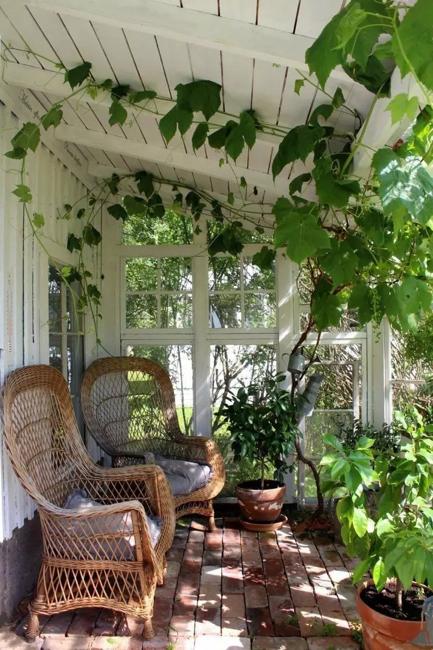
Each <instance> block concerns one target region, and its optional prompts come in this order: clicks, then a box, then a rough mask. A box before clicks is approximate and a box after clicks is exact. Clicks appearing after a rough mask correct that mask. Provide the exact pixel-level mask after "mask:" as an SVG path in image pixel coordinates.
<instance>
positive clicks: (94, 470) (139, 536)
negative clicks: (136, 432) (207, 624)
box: [4, 365, 175, 639]
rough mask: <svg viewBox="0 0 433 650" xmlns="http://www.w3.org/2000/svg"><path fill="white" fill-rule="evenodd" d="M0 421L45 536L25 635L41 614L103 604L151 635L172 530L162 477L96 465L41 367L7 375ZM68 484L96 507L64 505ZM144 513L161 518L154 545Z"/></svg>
mask: <svg viewBox="0 0 433 650" xmlns="http://www.w3.org/2000/svg"><path fill="white" fill-rule="evenodd" d="M4 425H5V427H4V430H5V440H6V447H7V450H8V452H9V456H10V459H11V462H12V465H13V467H14V469H15V472H16V473H17V475H18V477H19V479H20V481H21V483H22V485H23V486H24V489H25V490H26V491H27V492H28V494H29V495H30V496H31V497H32V498H33V499H34V500H35V501H36V504H37V506H38V510H39V514H40V520H41V527H42V536H43V559H42V565H41V569H40V572H39V579H38V583H37V588H36V595H35V598H34V599H33V601H32V602H31V604H30V606H29V610H30V615H29V623H28V629H27V637H28V638H29V639H34V638H35V636H36V635H37V634H38V630H39V615H40V614H47V615H49V614H55V613H58V612H64V611H67V610H71V609H75V608H79V607H106V608H110V609H114V610H118V611H120V612H123V613H125V614H126V615H129V616H130V617H131V618H133V619H141V620H142V621H144V635H145V637H146V638H150V637H152V636H153V630H152V614H153V600H154V594H155V588H156V584H157V582H158V583H160V584H161V583H162V580H163V573H164V568H165V563H166V562H165V553H166V551H167V550H168V549H169V548H170V546H171V543H172V540H173V535H174V528H175V517H174V503H173V497H172V494H171V491H170V487H169V485H168V483H167V480H166V478H165V476H164V473H163V472H162V471H161V469H160V468H158V467H155V466H141V467H123V468H118V469H108V468H107V469H104V468H102V467H99V466H98V465H95V464H94V463H93V462H92V460H91V459H90V457H89V456H88V454H87V451H86V449H85V447H84V445H83V443H82V440H81V436H80V433H79V431H78V429H77V425H76V421H75V416H74V413H73V409H72V404H71V399H70V395H69V391H68V387H67V385H66V382H65V380H64V378H63V376H62V375H61V374H60V373H59V372H58V371H57V370H55V369H54V368H50V367H49V366H42V365H40V366H29V367H27V368H21V369H20V370H16V371H14V372H12V373H11V374H10V375H9V377H8V379H7V382H6V385H5V389H4ZM76 489H81V490H84V491H85V492H86V493H87V495H88V496H89V497H90V498H91V499H92V500H94V501H97V502H98V503H101V504H102V505H91V506H90V507H88V508H86V509H67V508H65V507H63V506H64V504H65V500H66V499H67V497H68V495H70V494H71V491H72V490H76ZM147 514H153V515H157V516H159V517H160V518H161V531H160V537H159V541H157V543H156V545H155V546H153V544H152V541H151V536H150V529H149V523H148V522H149V520H148V519H147V516H146V515H147Z"/></svg>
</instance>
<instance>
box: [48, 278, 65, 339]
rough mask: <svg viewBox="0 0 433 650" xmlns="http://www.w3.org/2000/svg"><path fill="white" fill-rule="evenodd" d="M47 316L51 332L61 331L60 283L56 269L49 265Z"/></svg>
mask: <svg viewBox="0 0 433 650" xmlns="http://www.w3.org/2000/svg"><path fill="white" fill-rule="evenodd" d="M48 318H49V329H50V331H51V332H61V331H62V283H61V281H60V275H59V272H58V270H57V269H56V268H55V267H54V266H50V267H49V280H48Z"/></svg>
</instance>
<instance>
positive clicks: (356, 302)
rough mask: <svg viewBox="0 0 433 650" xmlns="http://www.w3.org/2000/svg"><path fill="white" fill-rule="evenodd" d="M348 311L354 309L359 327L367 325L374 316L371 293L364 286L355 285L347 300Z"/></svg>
mask: <svg viewBox="0 0 433 650" xmlns="http://www.w3.org/2000/svg"><path fill="white" fill-rule="evenodd" d="M348 307H349V309H356V311H357V312H358V317H359V322H360V324H361V325H364V324H365V323H369V322H370V321H371V320H372V318H373V316H374V301H373V292H372V290H371V289H370V287H369V286H367V285H366V284H362V283H359V284H355V285H354V286H353V288H352V292H351V294H350V297H349V300H348Z"/></svg>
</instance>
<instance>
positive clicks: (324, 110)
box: [308, 104, 334, 124]
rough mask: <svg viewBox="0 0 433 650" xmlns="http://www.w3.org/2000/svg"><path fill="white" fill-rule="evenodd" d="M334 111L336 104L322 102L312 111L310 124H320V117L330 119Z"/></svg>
mask: <svg viewBox="0 0 433 650" xmlns="http://www.w3.org/2000/svg"><path fill="white" fill-rule="evenodd" d="M333 112H334V106H333V105H332V104H320V105H319V106H316V108H315V109H314V111H313V112H312V113H311V115H310V118H309V120H308V122H309V123H310V124H318V123H319V117H323V119H324V120H328V119H329V118H330V117H331V115H332V113H333Z"/></svg>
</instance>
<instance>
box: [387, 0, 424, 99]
mask: <svg viewBox="0 0 433 650" xmlns="http://www.w3.org/2000/svg"><path fill="white" fill-rule="evenodd" d="M392 46H393V50H394V56H395V60H396V62H397V65H398V67H399V68H400V71H401V73H402V76H403V77H404V76H405V75H406V74H408V73H409V72H410V71H411V68H412V69H413V70H414V71H415V74H416V76H417V77H418V79H419V80H420V81H421V83H423V84H424V85H425V86H426V87H427V88H428V89H429V90H433V68H432V65H431V62H432V61H433V7H432V3H431V0H417V2H416V3H415V4H414V5H413V6H412V7H410V9H409V11H407V13H406V14H405V16H404V18H403V20H402V21H401V23H400V25H399V26H397V28H396V31H395V34H394V36H393V39H392Z"/></svg>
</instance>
